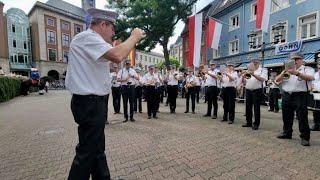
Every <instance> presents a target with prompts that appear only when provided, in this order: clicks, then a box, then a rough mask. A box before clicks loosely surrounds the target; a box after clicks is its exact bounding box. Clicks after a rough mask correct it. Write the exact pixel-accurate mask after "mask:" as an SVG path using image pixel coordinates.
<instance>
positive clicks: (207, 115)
mask: <svg viewBox="0 0 320 180" xmlns="http://www.w3.org/2000/svg"><path fill="white" fill-rule="evenodd" d="M210 116H211V115H209V114H205V115H203V117H210Z"/></svg>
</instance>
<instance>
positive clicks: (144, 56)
mask: <svg viewBox="0 0 320 180" xmlns="http://www.w3.org/2000/svg"><path fill="white" fill-rule="evenodd" d="M163 61H164V56H163V54H160V53H155V52H145V51H139V50H137V51H136V66H140V67H142V68H143V70H147V69H148V66H149V65H157V64H158V63H160V62H163Z"/></svg>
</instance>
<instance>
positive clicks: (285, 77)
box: [283, 72, 291, 80]
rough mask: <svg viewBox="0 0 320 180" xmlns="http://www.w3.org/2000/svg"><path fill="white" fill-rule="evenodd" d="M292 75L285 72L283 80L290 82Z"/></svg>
mask: <svg viewBox="0 0 320 180" xmlns="http://www.w3.org/2000/svg"><path fill="white" fill-rule="evenodd" d="M290 76H291V75H290V73H288V72H285V73H284V74H283V79H284V80H288V79H289V78H290Z"/></svg>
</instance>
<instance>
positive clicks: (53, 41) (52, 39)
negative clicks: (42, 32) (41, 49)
mask: <svg viewBox="0 0 320 180" xmlns="http://www.w3.org/2000/svg"><path fill="white" fill-rule="evenodd" d="M47 42H48V43H49V44H56V33H55V32H54V31H50V30H48V31H47Z"/></svg>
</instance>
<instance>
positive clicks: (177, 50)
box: [169, 36, 183, 65]
mask: <svg viewBox="0 0 320 180" xmlns="http://www.w3.org/2000/svg"><path fill="white" fill-rule="evenodd" d="M169 54H170V56H172V57H175V58H177V60H178V61H179V63H180V64H181V65H182V64H183V59H182V58H183V51H182V39H181V36H179V37H178V39H177V40H176V42H175V43H174V44H172V45H171V46H170V52H169Z"/></svg>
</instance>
